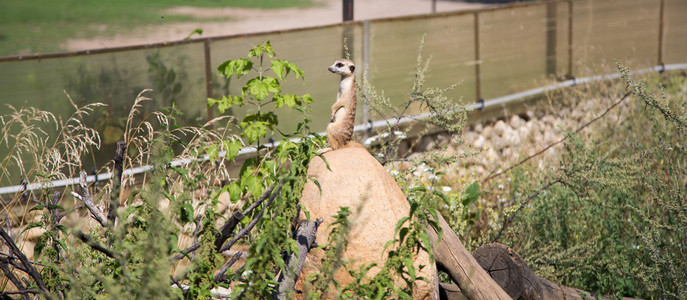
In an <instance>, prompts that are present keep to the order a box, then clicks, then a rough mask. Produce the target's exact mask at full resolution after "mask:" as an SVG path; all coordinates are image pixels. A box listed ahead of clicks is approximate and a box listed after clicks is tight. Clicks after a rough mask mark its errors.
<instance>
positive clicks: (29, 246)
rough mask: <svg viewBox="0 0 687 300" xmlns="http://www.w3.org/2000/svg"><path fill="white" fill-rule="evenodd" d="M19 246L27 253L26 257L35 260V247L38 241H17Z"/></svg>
mask: <svg viewBox="0 0 687 300" xmlns="http://www.w3.org/2000/svg"><path fill="white" fill-rule="evenodd" d="M17 246H18V247H19V250H21V252H22V253H24V255H26V258H28V259H29V260H33V258H34V257H33V248H34V247H36V243H34V242H30V241H26V240H24V241H20V242H19V243H17Z"/></svg>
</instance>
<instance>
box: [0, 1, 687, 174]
mask: <svg viewBox="0 0 687 300" xmlns="http://www.w3.org/2000/svg"><path fill="white" fill-rule="evenodd" d="M422 36H425V43H424V47H423V49H424V50H423V51H424V52H423V55H424V56H425V57H429V56H432V64H431V70H430V72H429V74H427V81H426V86H438V87H448V86H450V85H451V84H453V83H456V82H461V84H460V85H459V86H458V87H457V88H456V89H454V90H453V91H452V92H451V96H453V97H455V98H461V97H462V98H464V99H466V100H467V102H473V103H478V102H479V99H490V100H487V101H485V105H495V104H496V103H502V102H505V101H510V99H514V98H519V97H522V96H527V95H531V94H533V93H538V92H541V91H543V90H546V89H549V88H551V86H548V83H550V82H551V81H552V78H557V79H559V80H560V81H559V82H558V83H557V84H554V85H553V86H554V87H561V86H566V85H571V84H573V83H574V82H575V80H572V79H573V78H576V81H577V82H580V81H581V80H585V78H589V80H593V79H594V78H596V77H593V76H597V74H606V73H611V72H613V71H612V70H611V68H606V69H605V68H604V66H607V67H608V66H610V65H613V61H614V60H618V61H620V62H622V63H623V64H624V65H629V66H632V67H633V68H634V69H638V68H646V67H651V68H654V69H656V68H658V69H660V68H662V67H661V66H665V67H666V69H667V68H668V67H676V68H682V67H684V65H679V64H681V63H685V62H687V0H604V1H599V0H597V1H592V0H587V1H576V0H562V1H547V2H528V3H519V4H512V5H506V6H498V7H492V8H488V9H481V10H469V11H461V12H455V13H443V14H430V15H418V16H411V17H401V18H388V19H378V20H366V21H355V22H346V23H343V24H337V25H329V26H319V27H311V28H303V29H296V30H286V31H273V32H265V33H260V34H250V35H231V36H218V37H205V38H197V39H190V40H183V41H175V42H167V43H155V44H146V45H136V46H127V47H116V48H107V49H95V50H86V51H77V52H66V53H51V54H37V55H26V56H10V57H0V103H3V104H10V105H12V106H14V107H22V106H35V107H38V108H41V109H45V110H48V111H52V112H54V113H56V114H58V115H63V116H68V115H70V114H71V111H69V109H70V107H69V106H67V105H63V104H64V103H66V99H65V97H64V95H63V92H62V91H63V90H66V91H67V92H68V93H70V95H71V96H72V98H73V99H74V100H75V101H76V102H77V104H85V103H88V102H104V103H106V104H108V105H109V106H108V108H107V109H108V111H106V112H104V113H103V114H102V115H98V116H96V117H97V118H101V119H106V120H109V121H111V122H110V123H107V122H105V123H104V125H102V126H106V127H107V126H109V127H116V126H117V125H116V123H117V122H116V121H117V120H118V118H122V117H126V115H125V113H124V112H127V111H128V109H129V107H130V106H131V104H132V103H133V100H134V99H135V96H136V94H138V92H140V91H141V90H142V89H144V88H154V89H155V94H153V95H151V96H152V98H154V99H155V101H154V103H152V104H151V107H149V109H151V110H152V109H158V108H160V107H166V106H171V104H172V103H175V104H176V105H177V107H179V108H180V109H181V110H182V111H183V112H184V117H183V118H182V119H181V120H180V121H181V122H182V123H186V124H201V123H204V122H205V121H207V120H208V119H210V118H212V117H213V112H212V110H210V109H207V108H206V105H205V99H206V98H207V97H219V96H221V95H222V94H224V93H227V92H234V93H235V92H236V91H237V90H238V88H239V87H240V86H242V84H243V83H244V82H242V81H241V80H232V81H231V82H228V81H226V80H225V79H223V78H220V77H219V76H218V75H217V74H216V73H217V72H215V71H214V68H215V66H218V65H219V64H220V63H221V62H223V61H224V60H227V59H233V58H237V57H243V56H245V53H246V52H247V50H248V49H249V48H250V47H251V46H252V45H257V44H259V43H261V42H263V41H265V40H270V41H271V42H272V45H273V46H274V48H275V50H276V51H277V54H278V56H279V57H280V58H287V59H288V60H289V61H291V62H293V63H295V64H297V65H298V66H300V67H301V68H302V69H303V70H304V71H305V74H306V81H305V84H303V83H302V82H300V81H295V80H292V81H287V82H286V83H285V84H284V85H283V89H284V90H288V91H290V92H293V93H306V92H307V93H310V94H311V95H312V96H313V98H314V99H315V101H316V102H315V105H314V106H313V110H312V112H311V114H312V115H313V116H315V117H314V118H313V121H314V122H313V124H312V126H313V128H315V129H320V130H323V129H324V128H325V127H326V123H327V121H328V117H319V116H328V111H329V106H330V105H331V103H332V101H333V97H334V96H333V95H334V94H335V86H336V80H337V79H336V78H335V77H332V76H330V75H324V74H325V73H327V71H326V66H328V65H329V64H331V62H332V61H333V60H334V59H335V58H338V57H340V56H342V49H343V48H344V39H345V40H346V44H347V46H348V49H349V53H350V55H351V57H352V59H353V60H354V61H355V62H356V64H358V65H362V66H363V69H362V70H365V71H366V72H365V74H366V76H367V79H368V80H369V81H370V82H371V83H372V84H373V85H374V86H375V87H376V88H378V89H380V90H384V91H385V96H387V97H388V98H390V99H391V100H392V102H395V103H401V102H403V101H404V99H405V98H407V97H408V94H409V92H410V87H411V86H412V80H413V76H412V75H413V73H414V71H415V66H416V58H417V54H418V53H417V52H418V45H419V41H420V39H421V37H422ZM654 66H658V67H654ZM171 73H173V75H170V74H171ZM160 78H165V79H169V80H167V81H169V82H167V81H165V80H163V81H162V82H163V84H159V82H160ZM170 78H171V79H170ZM242 80H243V78H242ZM176 84H179V87H180V88H179V89H178V91H176V92H175V91H170V90H169V87H170V86H175V85H176ZM156 85H157V86H156ZM542 85H546V86H544V87H542ZM166 89H167V90H166ZM495 101H497V102H495ZM475 105H478V104H475ZM361 106H362V105H361ZM6 113H7V108H6V107H5V106H4V105H0V115H2V114H6ZM234 113H235V114H237V115H241V114H245V113H246V112H245V111H240V110H236V111H234ZM411 113H413V114H421V113H422V112H420V111H413V112H411ZM119 114H122V115H123V116H122V115H119ZM279 116H280V120H284V121H285V122H283V123H282V124H280V126H284V127H286V128H289V127H290V126H295V122H296V120H298V118H295V117H293V116H290V115H284V114H283V113H279ZM377 119H378V116H375V115H374V114H372V113H370V112H368V111H367V110H366V109H365V108H364V107H363V108H362V113H359V114H358V124H364V123H365V124H366V123H368V122H364V120H372V121H373V122H375V120H377ZM289 122H293V123H289ZM382 122H384V120H377V121H376V123H380V124H381V123H382ZM358 127H360V126H358ZM115 129H116V128H115ZM111 132H112V131H111ZM114 132H117V131H116V130H114ZM117 139H119V137H117V136H113V137H107V136H105V137H104V141H105V144H106V145H104V147H105V148H108V147H109V148H114V147H110V146H111V145H108V143H114V142H116V140H117ZM107 160H109V157H107V158H105V159H104V161H107ZM101 177H102V178H104V177H105V176H102V175H100V176H99V178H101ZM4 184H8V183H6V182H0V185H4ZM65 184H68V183H65Z"/></svg>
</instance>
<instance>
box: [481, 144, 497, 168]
mask: <svg viewBox="0 0 687 300" xmlns="http://www.w3.org/2000/svg"><path fill="white" fill-rule="evenodd" d="M484 157H485V158H486V159H487V162H485V163H484V165H488V163H489V162H492V161H495V160H497V159H499V154H498V153H496V150H494V148H489V149H487V151H485V152H484Z"/></svg>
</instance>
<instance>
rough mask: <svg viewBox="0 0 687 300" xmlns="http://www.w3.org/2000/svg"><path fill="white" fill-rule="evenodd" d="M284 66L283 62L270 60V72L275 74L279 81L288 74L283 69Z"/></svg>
mask: <svg viewBox="0 0 687 300" xmlns="http://www.w3.org/2000/svg"><path fill="white" fill-rule="evenodd" d="M284 65H285V62H284V61H282V60H278V59H275V60H272V72H274V74H277V77H279V79H280V80H284V77H286V75H288V74H289V71H288V70H285V69H284V67H285V66H284Z"/></svg>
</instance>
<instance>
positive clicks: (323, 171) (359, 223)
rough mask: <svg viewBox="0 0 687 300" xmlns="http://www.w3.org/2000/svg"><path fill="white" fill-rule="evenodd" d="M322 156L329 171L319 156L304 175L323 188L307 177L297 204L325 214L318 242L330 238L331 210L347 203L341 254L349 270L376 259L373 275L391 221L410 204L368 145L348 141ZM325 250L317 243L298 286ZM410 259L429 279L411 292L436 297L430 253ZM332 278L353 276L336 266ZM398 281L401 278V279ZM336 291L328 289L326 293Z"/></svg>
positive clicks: (344, 282) (312, 212)
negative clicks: (347, 230) (346, 233)
mask: <svg viewBox="0 0 687 300" xmlns="http://www.w3.org/2000/svg"><path fill="white" fill-rule="evenodd" d="M324 157H325V159H326V160H327V162H328V164H329V167H330V169H331V171H330V170H328V169H327V166H326V165H325V163H324V161H323V160H322V159H321V158H319V157H315V158H314V159H313V160H312V161H311V162H310V166H309V168H308V176H310V177H312V178H314V179H315V180H317V182H318V183H319V184H320V187H321V191H320V189H318V187H317V185H316V184H315V183H314V182H313V181H311V180H309V181H308V182H307V183H306V185H305V187H304V189H303V196H302V199H301V204H303V206H304V207H305V208H306V209H307V210H308V211H309V212H310V217H311V218H312V219H315V218H322V219H324V222H323V223H322V224H321V225H320V227H319V229H318V231H317V243H318V244H319V245H326V244H327V243H328V240H327V238H328V236H329V232H330V229H331V228H330V229H328V228H327V227H328V226H329V224H331V223H332V222H333V221H334V220H335V219H334V217H333V216H334V215H336V213H337V212H338V211H339V208H340V207H342V206H347V207H348V208H349V209H350V211H351V215H350V216H349V217H348V220H349V221H350V223H351V228H350V234H349V240H348V247H347V250H346V252H344V253H343V257H342V259H343V260H344V261H347V262H349V263H348V268H349V269H350V270H355V271H358V269H359V267H360V266H362V265H366V264H369V263H376V264H377V266H376V267H373V268H372V269H370V271H369V272H368V273H367V276H368V277H372V276H374V275H375V274H376V273H378V272H379V271H380V270H381V266H383V265H384V261H385V260H386V258H387V253H386V252H384V245H385V244H386V243H387V242H388V241H390V240H392V239H393V238H394V230H395V226H396V224H397V222H398V220H400V219H401V218H403V217H406V216H408V214H409V210H410V205H409V203H408V201H407V200H406V197H405V195H404V194H403V192H402V191H401V189H400V188H399V186H398V184H396V182H395V181H394V179H393V178H392V177H391V175H389V173H387V171H386V170H385V169H384V167H382V165H381V164H379V162H378V161H377V160H376V159H375V158H374V157H372V155H370V153H369V152H368V151H367V150H365V149H363V148H360V147H349V148H343V149H338V150H334V151H329V152H327V153H325V154H324ZM301 217H302V218H303V216H301ZM389 248H392V247H389ZM387 250H389V249H387ZM387 252H388V251H387ZM323 254H324V251H323V250H319V249H313V250H311V252H310V253H309V254H308V256H307V258H306V260H305V263H304V267H303V270H302V271H301V274H300V276H299V277H298V282H297V284H296V289H297V290H303V282H304V281H305V279H306V278H307V277H308V275H310V274H312V273H313V272H317V271H318V269H319V267H320V265H321V259H322V257H323ZM414 264H415V267H416V268H419V266H421V265H422V266H424V267H423V268H422V270H421V271H419V272H418V274H417V275H418V277H420V276H422V277H424V278H429V279H430V280H429V281H430V282H426V281H422V280H418V281H416V282H415V287H414V295H413V298H415V299H438V291H437V290H436V287H437V284H438V278H437V275H436V274H437V273H436V267H435V265H434V263H433V262H431V263H430V260H429V255H428V253H426V252H420V253H419V254H418V255H417V257H416V258H415V262H414ZM335 280H336V282H338V283H339V286H341V287H343V286H346V285H347V284H349V283H351V282H352V277H351V276H350V275H349V274H348V273H347V272H346V271H345V270H344V269H343V268H339V270H338V271H337V273H336V275H335ZM397 284H404V283H403V281H402V280H400V279H399V280H397ZM334 295H335V292H332V293H330V295H329V296H330V297H333V296H334Z"/></svg>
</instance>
